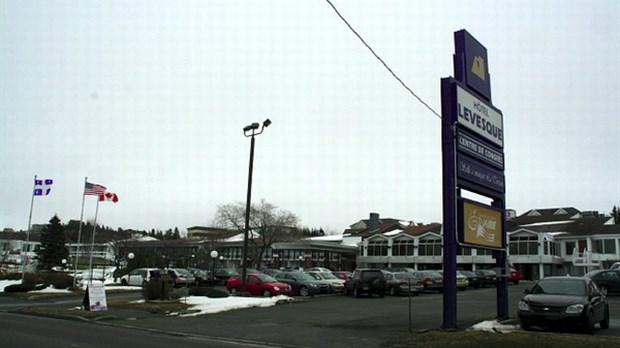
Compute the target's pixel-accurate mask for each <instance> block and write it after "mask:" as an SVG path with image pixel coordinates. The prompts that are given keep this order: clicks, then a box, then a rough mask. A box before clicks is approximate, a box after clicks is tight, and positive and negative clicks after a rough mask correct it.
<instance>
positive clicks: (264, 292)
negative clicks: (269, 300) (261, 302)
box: [263, 289, 271, 297]
mask: <svg viewBox="0 0 620 348" xmlns="http://www.w3.org/2000/svg"><path fill="white" fill-rule="evenodd" d="M263 297H271V292H269V290H267V289H265V290H263Z"/></svg>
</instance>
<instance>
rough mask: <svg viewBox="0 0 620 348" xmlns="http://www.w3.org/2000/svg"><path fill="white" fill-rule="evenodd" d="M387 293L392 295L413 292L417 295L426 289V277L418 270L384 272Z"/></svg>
mask: <svg viewBox="0 0 620 348" xmlns="http://www.w3.org/2000/svg"><path fill="white" fill-rule="evenodd" d="M384 274H385V281H386V285H387V293H388V294H390V295H391V296H395V295H401V294H409V293H410V294H412V295H415V296H417V295H418V294H420V293H421V292H422V291H424V283H423V282H422V281H423V280H424V279H423V278H422V277H421V275H420V274H419V273H418V272H415V273H412V272H384Z"/></svg>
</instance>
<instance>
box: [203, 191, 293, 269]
mask: <svg viewBox="0 0 620 348" xmlns="http://www.w3.org/2000/svg"><path fill="white" fill-rule="evenodd" d="M214 222H215V224H216V226H217V227H222V228H228V229H235V230H238V231H239V232H241V233H243V232H244V230H245V203H243V202H236V203H229V204H223V205H220V206H218V207H217V211H216V216H215V219H214ZM298 224H299V218H298V217H297V215H295V214H293V213H292V212H290V211H288V210H285V209H280V208H278V207H277V206H276V205H274V204H271V203H269V202H267V201H266V200H264V199H262V200H261V201H260V202H259V203H258V204H252V205H251V207H250V230H251V232H250V233H251V234H250V236H249V244H248V255H250V256H251V259H252V264H253V265H254V267H257V268H258V267H260V264H261V263H262V261H263V258H264V256H265V251H266V250H267V249H269V248H271V246H272V245H273V244H274V243H279V242H286V241H291V240H297V239H299V238H300V237H301V232H300V231H299V229H298V228H297V225H298Z"/></svg>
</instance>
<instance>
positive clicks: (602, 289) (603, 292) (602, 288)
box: [598, 285, 609, 296]
mask: <svg viewBox="0 0 620 348" xmlns="http://www.w3.org/2000/svg"><path fill="white" fill-rule="evenodd" d="M598 289H599V290H600V291H601V294H603V295H605V296H607V295H608V294H609V288H607V286H605V285H601V286H599V287H598Z"/></svg>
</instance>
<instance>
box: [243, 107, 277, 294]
mask: <svg viewBox="0 0 620 348" xmlns="http://www.w3.org/2000/svg"><path fill="white" fill-rule="evenodd" d="M270 124H271V121H270V120H269V119H266V120H265V121H263V126H262V127H260V125H259V124H258V123H256V122H255V123H252V124H250V125H247V126H245V127H244V128H243V135H245V137H246V138H252V140H251V141H250V169H249V172H248V196H247V199H246V201H245V229H244V230H243V258H242V260H241V291H245V277H246V275H247V273H248V264H247V262H248V261H247V260H248V235H249V234H250V202H251V201H252V169H253V167H254V136H255V135H259V134H261V133H262V132H263V131H264V130H265V128H267V127H269V125H270ZM259 128H260V130H258V129H259Z"/></svg>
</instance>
